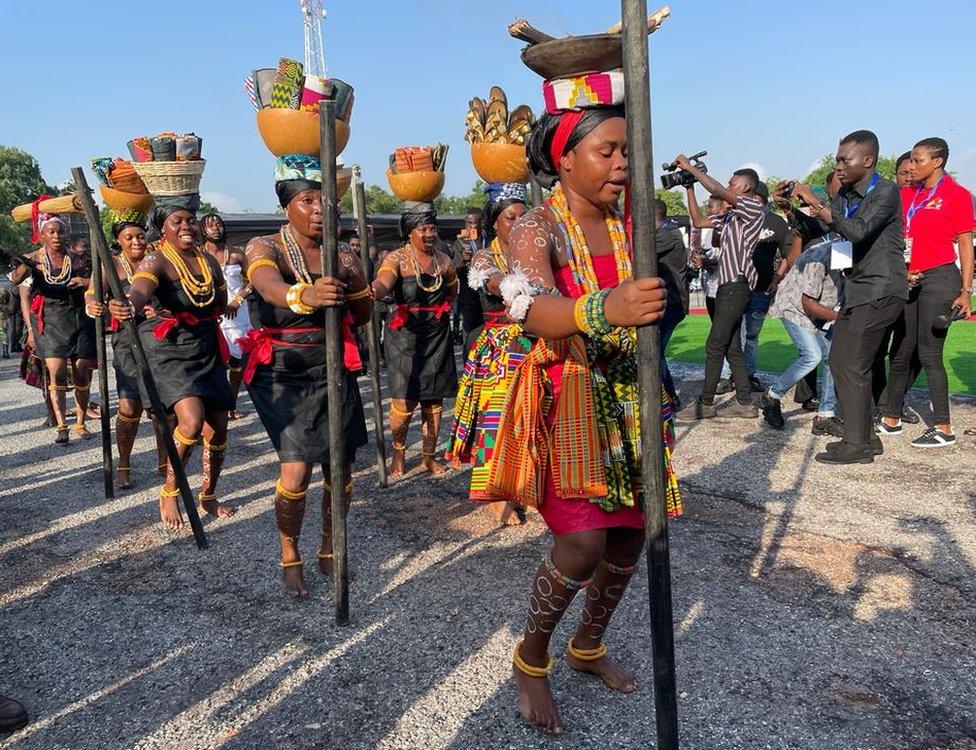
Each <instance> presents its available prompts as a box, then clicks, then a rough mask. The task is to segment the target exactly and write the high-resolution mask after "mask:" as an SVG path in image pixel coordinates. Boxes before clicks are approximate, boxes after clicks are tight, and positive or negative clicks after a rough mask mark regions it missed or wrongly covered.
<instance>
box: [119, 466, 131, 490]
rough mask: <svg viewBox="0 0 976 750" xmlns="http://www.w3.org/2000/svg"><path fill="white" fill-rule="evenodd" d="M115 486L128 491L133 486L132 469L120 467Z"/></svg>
mask: <svg viewBox="0 0 976 750" xmlns="http://www.w3.org/2000/svg"><path fill="white" fill-rule="evenodd" d="M115 486H116V487H118V488H119V489H120V490H127V489H129V488H130V487H131V486H132V469H131V468H130V467H128V466H119V467H116V469H115Z"/></svg>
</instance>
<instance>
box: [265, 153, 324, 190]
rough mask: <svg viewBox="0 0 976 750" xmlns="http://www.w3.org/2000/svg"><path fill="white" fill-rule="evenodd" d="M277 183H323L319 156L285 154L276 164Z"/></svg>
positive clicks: (275, 176)
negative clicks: (301, 181) (303, 181)
mask: <svg viewBox="0 0 976 750" xmlns="http://www.w3.org/2000/svg"><path fill="white" fill-rule="evenodd" d="M274 179H275V182H285V181H287V180H307V181H308V182H318V183H321V182H322V163H321V162H320V161H319V157H317V156H308V155H307V154H285V155H284V156H279V157H278V161H277V162H276V163H275V175H274Z"/></svg>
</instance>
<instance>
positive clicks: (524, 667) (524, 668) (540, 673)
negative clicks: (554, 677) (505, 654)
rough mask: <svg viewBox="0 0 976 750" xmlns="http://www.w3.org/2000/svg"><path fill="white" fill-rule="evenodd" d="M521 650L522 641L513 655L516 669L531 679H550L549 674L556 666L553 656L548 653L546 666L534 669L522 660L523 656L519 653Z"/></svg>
mask: <svg viewBox="0 0 976 750" xmlns="http://www.w3.org/2000/svg"><path fill="white" fill-rule="evenodd" d="M521 649H522V641H519V642H518V645H517V646H516V647H515V653H514V654H513V655H512V664H514V665H515V668H516V669H517V670H518V671H519V672H521V673H522V674H524V675H528V676H529V677H548V676H549V673H550V672H552V670H553V667H555V666H556V660H555V659H553V658H552V654H548V653H547V654H546V666H544V667H533V666H532V665H531V664H529V663H527V662H526V661H525V659H523V658H522V654H521V653H519V652H520V651H521Z"/></svg>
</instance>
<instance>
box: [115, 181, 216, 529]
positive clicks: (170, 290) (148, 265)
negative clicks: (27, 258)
mask: <svg viewBox="0 0 976 750" xmlns="http://www.w3.org/2000/svg"><path fill="white" fill-rule="evenodd" d="M181 198H185V196H181ZM197 200H199V199H198V198H197ZM195 202H196V201H192V202H190V203H187V202H185V201H179V202H178V203H175V204H166V203H163V204H162V205H159V203H157V205H156V207H155V209H154V210H153V216H152V224H153V226H154V227H155V228H156V230H157V231H158V232H160V234H161V235H162V237H161V238H160V240H159V242H157V243H156V245H155V249H154V250H152V251H151V252H149V253H147V254H146V255H145V257H144V258H143V259H142V261H141V262H140V263H139V264H138V265H137V266H136V267H135V273H134V274H133V275H132V285H131V287H130V290H129V302H128V303H122V302H119V301H117V300H112V301H111V302H109V312H110V313H111V314H112V315H113V316H114V317H116V318H118V319H119V320H131V319H132V318H133V316H134V315H135V311H137V310H138V311H139V316H140V317H141V316H142V315H143V314H144V313H143V312H142V311H143V310H144V308H145V307H146V305H148V304H149V303H150V301H151V300H152V298H153V295H155V296H156V298H157V300H158V302H159V307H158V308H157V311H156V319H155V322H154V324H153V325H141V326H140V327H139V338H140V339H141V340H142V345H143V348H145V350H146V357H147V358H148V359H149V364H150V366H151V367H152V371H153V374H154V375H155V376H156V387H157V388H158V389H159V397H160V399H161V400H162V402H163V405H164V406H165V407H166V410H167V412H173V413H174V414H175V415H176V422H177V424H176V429H174V430H173V438H174V439H175V440H176V443H177V445H176V450H177V452H178V453H179V454H180V458H181V460H182V462H183V465H184V466H185V465H186V462H187V460H188V459H189V457H190V453H191V452H192V451H193V446H195V445H197V444H198V443H200V442H201V439H202V442H203V482H202V485H201V487H200V495H199V500H200V506H201V508H202V510H203V511H204V512H206V513H209V514H210V515H212V516H216V517H219V518H224V517H226V516H230V515H232V514H233V513H234V512H235V510H234V509H233V508H230V507H228V506H226V505H224V504H223V503H220V502H218V501H217V496H216V494H214V490H215V488H216V486H217V479H218V478H219V477H220V469H221V467H222V466H223V463H224V452H225V450H226V449H227V412H228V410H229V409H230V408H231V406H232V404H233V402H232V400H231V395H230V388H229V387H228V385H227V367H226V359H227V350H226V346H225V342H224V337H223V336H222V335H221V334H220V329H219V327H218V325H217V323H218V320H219V317H220V312H221V310H223V308H224V306H225V305H226V303H227V289H226V286H225V285H224V280H223V275H222V274H221V272H220V266H219V265H218V264H217V262H216V261H215V260H214V259H213V258H212V257H211V256H210V255H209V254H208V253H205V252H204V251H203V250H201V249H200V248H199V247H197V239H198V237H199V226H198V224H197V218H196V213H195V209H196V206H195V205H193V204H194V203H195ZM179 494H180V490H179V488H178V487H177V485H176V475H175V473H174V472H173V467H172V466H168V468H167V472H166V481H165V483H164V484H163V487H162V489H161V490H160V493H159V512H160V516H161V517H162V520H163V524H164V525H165V526H166V527H167V528H169V529H173V530H176V529H179V528H181V527H182V526H183V525H184V521H183V515H182V514H181V513H180V509H179V504H178V502H177V498H178V497H179Z"/></svg>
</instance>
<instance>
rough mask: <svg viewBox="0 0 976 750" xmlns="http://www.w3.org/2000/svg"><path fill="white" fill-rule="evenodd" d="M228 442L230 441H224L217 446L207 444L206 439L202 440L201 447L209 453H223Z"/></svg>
mask: <svg viewBox="0 0 976 750" xmlns="http://www.w3.org/2000/svg"><path fill="white" fill-rule="evenodd" d="M229 442H230V440H225V441H224V442H222V443H219V444H217V445H214V444H213V443H208V442H207V439H206V438H204V439H203V447H204V448H206V449H207V450H208V451H210V452H211V453H223V452H224V451H225V450H227V444H228V443H229Z"/></svg>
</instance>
